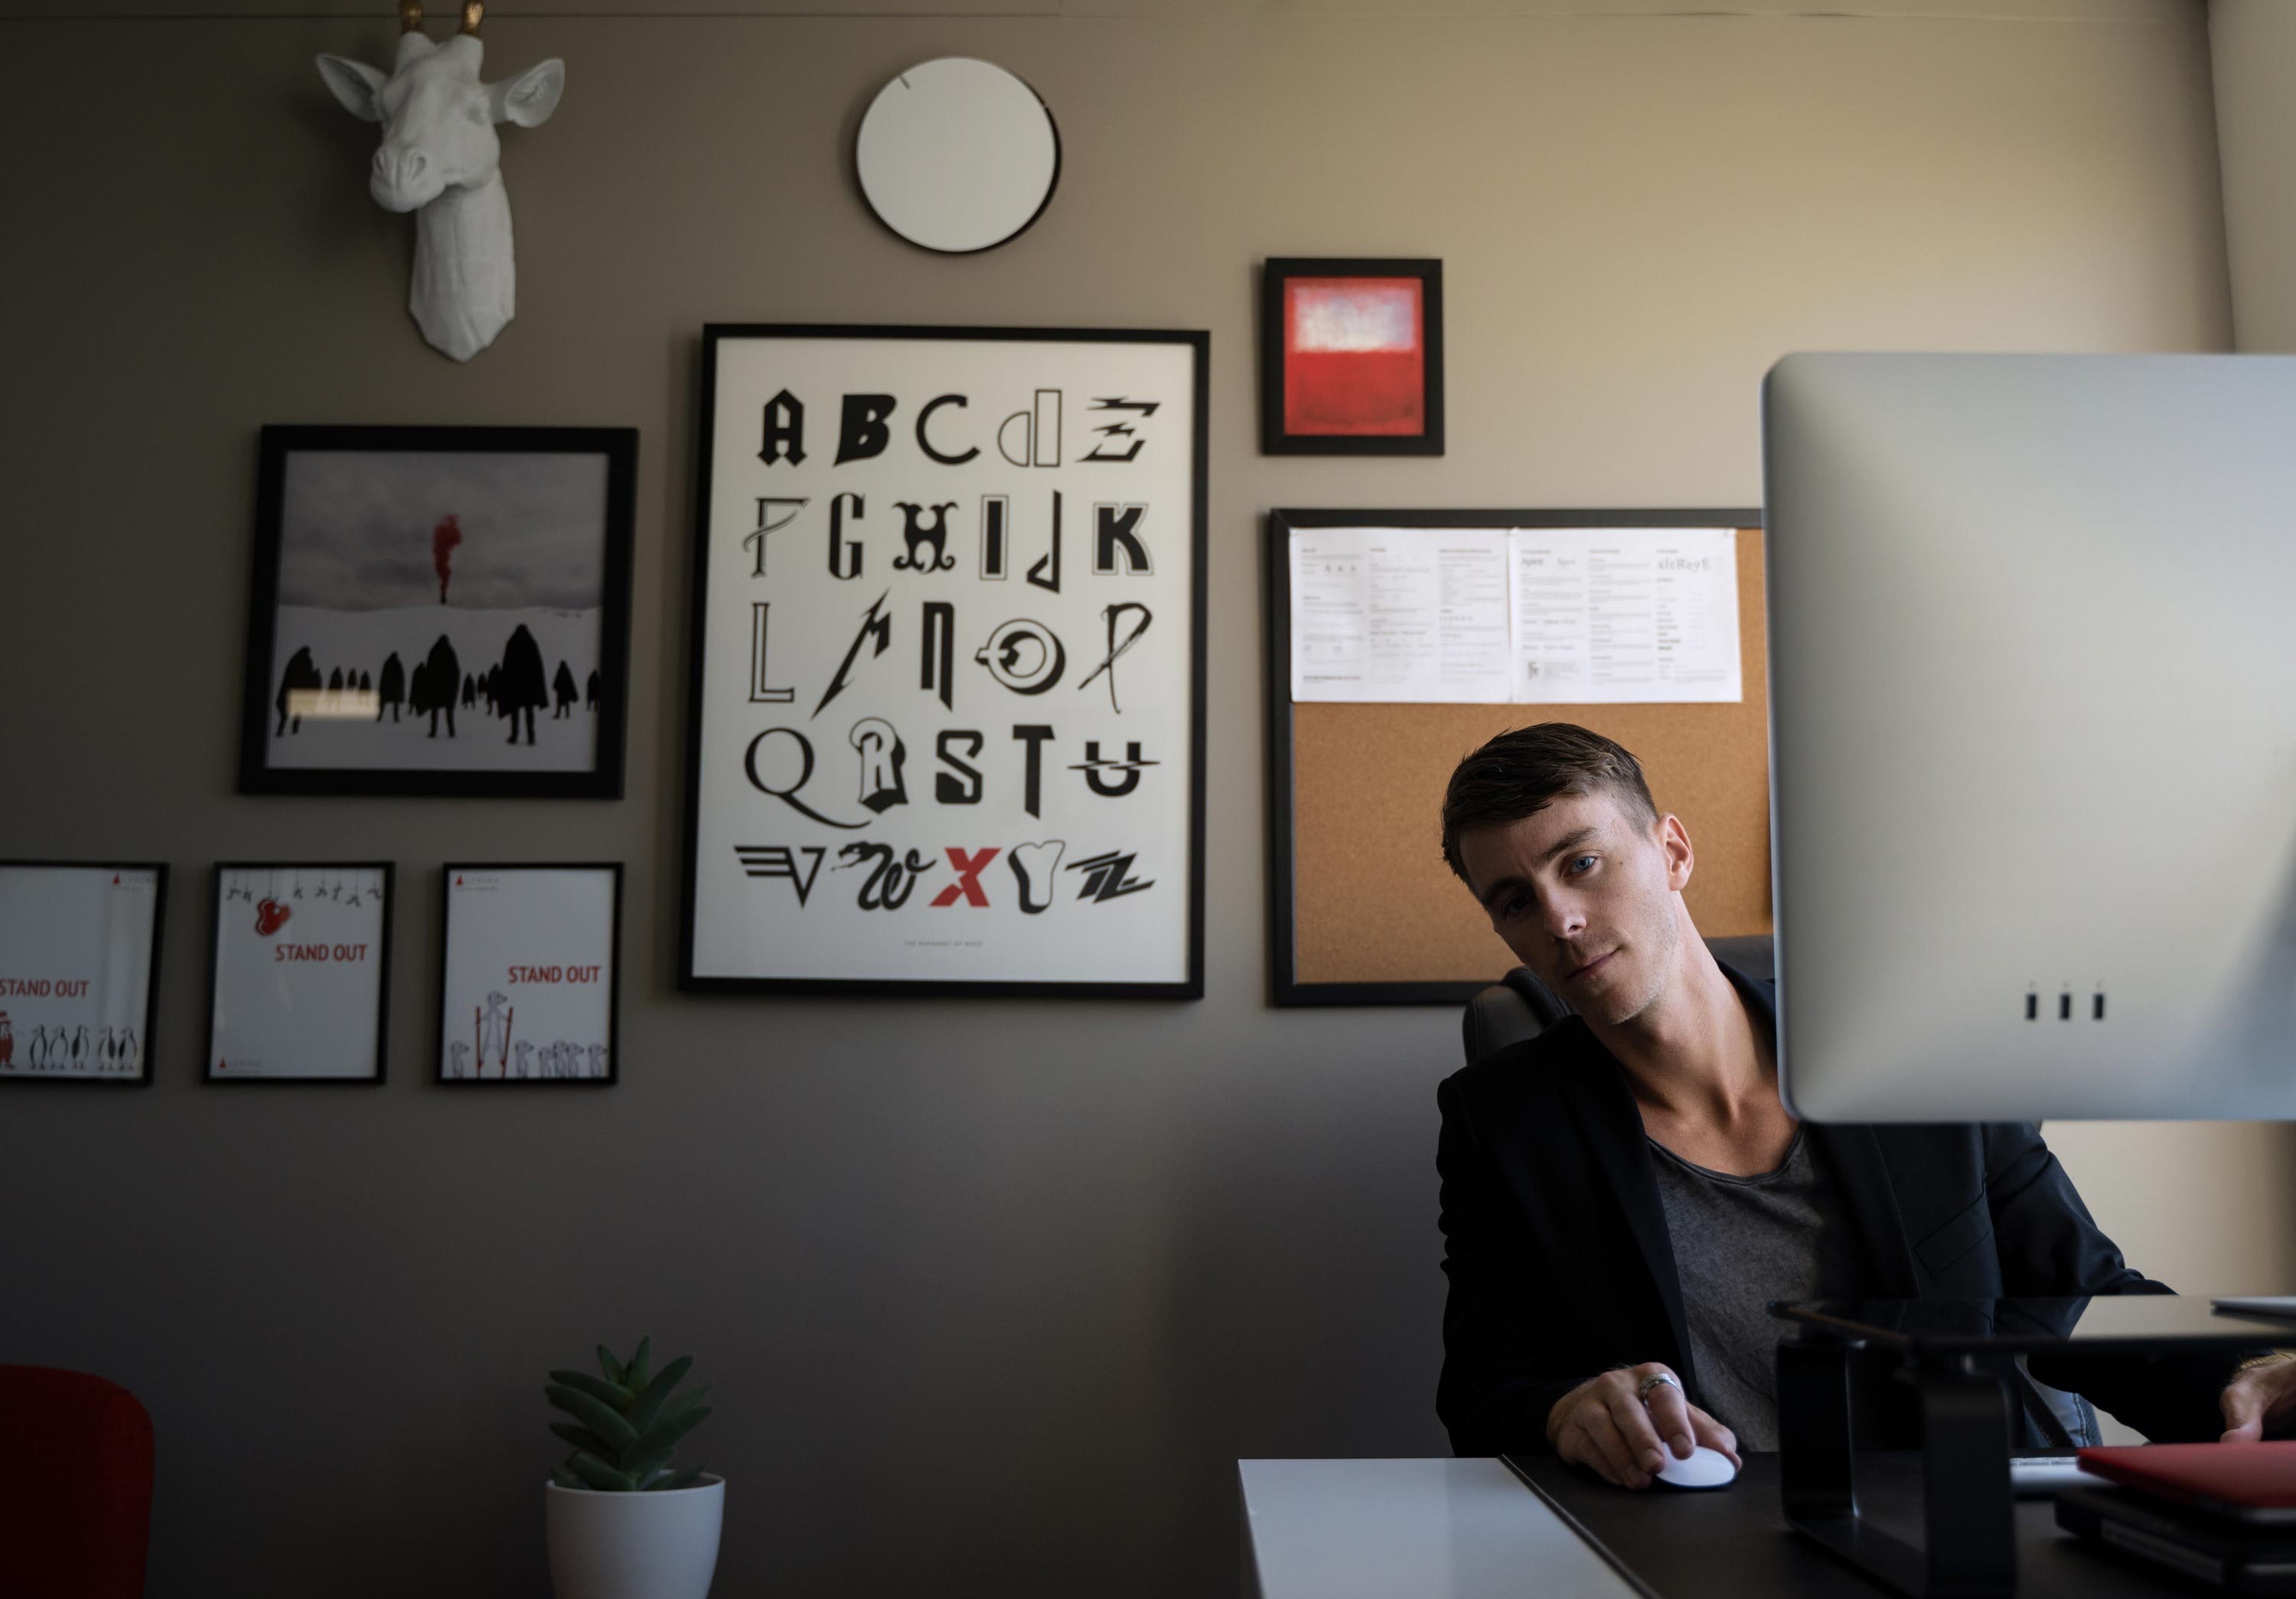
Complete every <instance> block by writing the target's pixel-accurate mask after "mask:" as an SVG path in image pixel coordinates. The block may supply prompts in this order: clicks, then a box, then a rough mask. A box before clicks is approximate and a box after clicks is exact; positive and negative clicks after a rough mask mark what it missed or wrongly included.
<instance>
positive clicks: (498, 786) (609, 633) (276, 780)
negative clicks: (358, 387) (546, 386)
mask: <svg viewBox="0 0 2296 1599" xmlns="http://www.w3.org/2000/svg"><path fill="white" fill-rule="evenodd" d="M307 450H326V451H376V452H414V451H422V452H465V451H468V452H474V453H521V454H566V455H603V456H604V457H605V460H606V490H605V494H606V503H605V505H604V513H605V514H604V537H603V551H602V562H603V568H602V570H603V592H602V603H601V606H600V615H599V637H598V667H597V671H598V676H599V678H600V682H601V685H602V686H601V691H600V697H599V706H598V709H597V711H596V712H595V714H596V716H597V717H598V727H597V743H596V755H595V759H594V762H593V764H592V766H591V767H590V769H589V770H587V771H578V772H521V771H501V770H478V771H471V770H460V771H458V770H452V769H449V768H446V767H416V766H407V767H280V766H274V765H272V764H270V762H269V760H268V758H267V753H266V752H267V749H268V746H269V742H270V737H269V734H270V728H271V722H272V711H273V709H274V705H273V699H274V696H273V693H272V685H274V684H275V683H276V682H277V681H279V678H280V676H281V668H280V663H279V662H278V661H277V660H275V654H276V648H275V645H276V633H277V621H278V609H279V570H280V558H281V540H282V538H283V536H284V533H285V529H284V528H283V512H284V504H285V489H286V474H287V461H288V457H289V456H290V455H293V454H295V453H296V452H298V451H307ZM637 451H638V432H637V430H636V429H635V428H535V427H500V428H496V427H348V426H347V427H335V426H306V425H291V426H290V425H273V426H266V427H265V428H264V429H263V430H262V434H261V439H260V444H259V460H258V467H257V478H256V512H255V553H254V565H253V570H252V575H251V578H250V585H249V594H250V600H249V607H248V620H247V653H246V665H245V676H244V685H243V687H242V698H241V712H240V759H239V791H240V792H241V793H242V794H361V795H381V796H391V797H404V796H413V795H455V796H460V797H465V798H482V799H620V798H621V797H622V783H623V763H624V746H625V743H626V741H627V731H628V726H629V629H630V565H631V553H632V549H633V545H634V531H633V530H634V527H635V505H636V495H637ZM585 714H588V713H585ZM450 719H451V718H450ZM530 736H531V735H530V734H529V737H530Z"/></svg>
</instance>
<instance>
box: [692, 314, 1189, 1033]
mask: <svg viewBox="0 0 2296 1599" xmlns="http://www.w3.org/2000/svg"><path fill="white" fill-rule="evenodd" d="M758 338H798V339H853V340H896V339H915V340H1012V341H1015V342H1040V343H1087V344H1098V343H1106V344H1169V345H1181V346H1185V347H1187V348H1189V349H1190V350H1191V351H1192V352H1193V363H1192V365H1193V381H1192V384H1191V401H1192V405H1193V422H1192V425H1191V428H1190V439H1189V447H1190V449H1191V450H1192V452H1193V463H1192V470H1191V474H1190V478H1191V481H1190V491H1189V521H1190V529H1189V545H1188V547H1189V569H1190V580H1189V611H1190V642H1189V680H1190V681H1189V691H1188V707H1189V735H1188V743H1189V751H1190V758H1189V768H1190V781H1189V793H1188V799H1187V816H1188V840H1189V844H1188V867H1187V893H1188V908H1187V914H1186V929H1187V931H1186V943H1187V955H1186V961H1187V968H1186V971H1187V974H1186V976H1185V979H1184V980H1179V981H1174V982H1059V981H1025V980H1024V981H1007V980H990V981H980V982H968V981H964V980H939V979H935V980H888V979H869V978H850V979H848V978H811V977H725V976H706V975H700V974H697V973H696V972H695V971H694V969H693V967H694V920H695V914H696V906H697V895H696V878H697V873H698V869H699V864H698V854H699V849H700V837H701V778H702V695H703V682H704V674H705V670H706V666H707V660H708V637H707V629H706V627H705V622H706V619H707V618H708V615H709V519H710V513H711V502H710V486H711V479H712V473H711V455H710V450H711V441H712V440H713V439H714V438H715V436H716V429H717V352H718V348H719V346H720V344H721V343H722V342H724V341H726V340H736V339H758ZM1210 399H1211V335H1210V333H1209V332H1200V331H1193V330H1175V329H1135V328H1045V327H964V326H947V325H917V324H856V323H709V324H704V326H703V328H702V331H701V406H700V419H699V423H698V425H697V427H696V430H695V434H696V438H697V440H698V444H697V447H696V455H697V462H696V467H695V475H694V494H693V534H692V544H691V545H690V556H691V562H692V567H693V575H692V578H691V583H692V588H691V591H690V600H689V611H688V620H687V628H686V632H687V638H688V652H687V658H686V738H685V746H686V759H685V796H686V801H685V802H686V810H685V842H684V849H683V852H682V858H681V862H680V873H679V881H680V896H679V925H678V957H677V986H678V988H679V989H680V990H682V991H684V992H687V993H703V994H823V995H854V996H883V997H928V996H937V997H977V998H983V999H1182V1000H1194V999H1201V998H1202V997H1203V994H1204V806H1205V798H1204V797H1205V783H1204V750H1205V728H1204V705H1205V683H1206V676H1205V662H1206V656H1207V640H1206V637H1205V628H1206V612H1207V609H1208V603H1207V602H1208V596H1209V592H1210V591H1209V586H1208V578H1207V574H1206V566H1207V557H1208V551H1209V540H1208V529H1209V528H1210V487H1209V482H1208V471H1209V461H1210V447H1211V430H1210Z"/></svg>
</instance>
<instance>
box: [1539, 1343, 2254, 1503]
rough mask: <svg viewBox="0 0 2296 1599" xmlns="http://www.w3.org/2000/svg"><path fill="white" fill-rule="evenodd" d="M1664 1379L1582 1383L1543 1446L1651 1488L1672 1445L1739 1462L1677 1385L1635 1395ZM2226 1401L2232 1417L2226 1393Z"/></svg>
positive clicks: (1618, 1375)
mask: <svg viewBox="0 0 2296 1599" xmlns="http://www.w3.org/2000/svg"><path fill="white" fill-rule="evenodd" d="M1661 1374H1663V1375H1665V1376H1668V1377H1671V1376H1673V1375H1674V1374H1673V1373H1672V1372H1671V1371H1669V1370H1668V1369H1667V1368H1666V1367H1665V1366H1663V1365H1660V1364H1659V1363H1658V1362H1656V1361H1654V1360H1653V1361H1649V1362H1646V1363H1645V1364H1644V1365H1634V1366H1622V1367H1620V1369H1619V1370H1617V1371H1614V1372H1604V1373H1603V1374H1602V1375H1601V1376H1599V1377H1596V1378H1594V1379H1592V1380H1591V1381H1589V1382H1581V1383H1580V1384H1579V1386H1578V1387H1576V1388H1574V1389H1572V1390H1570V1392H1569V1393H1567V1394H1564V1395H1563V1396H1562V1398H1559V1399H1557V1400H1555V1401H1554V1409H1552V1410H1550V1411H1548V1412H1547V1413H1546V1441H1547V1442H1549V1443H1551V1444H1553V1445H1554V1452H1555V1453H1556V1454H1558V1455H1560V1456H1562V1458H1563V1459H1565V1460H1567V1461H1570V1463H1572V1464H1575V1465H1582V1466H1585V1467H1586V1468H1587V1470H1589V1471H1591V1472H1594V1473H1595V1475H1596V1476H1598V1477H1600V1478H1602V1479H1603V1481H1605V1482H1612V1483H1616V1484H1617V1485H1618V1486H1619V1487H1620V1488H1648V1487H1649V1486H1650V1481H1651V1476H1652V1473H1653V1472H1657V1471H1658V1469H1659V1468H1660V1467H1661V1466H1663V1465H1664V1464H1666V1454H1665V1451H1666V1450H1667V1449H1669V1448H1671V1449H1672V1450H1673V1451H1674V1455H1675V1457H1676V1458H1677V1460H1688V1459H1689V1458H1690V1452H1691V1450H1692V1449H1693V1448H1694V1447H1697V1446H1698V1445H1700V1444H1704V1445H1705V1446H1706V1447H1708V1448H1710V1449H1718V1450H1720V1451H1721V1452H1722V1453H1723V1454H1725V1455H1726V1456H1729V1457H1730V1464H1732V1465H1738V1464H1741V1462H1740V1461H1739V1459H1738V1439H1737V1438H1736V1437H1735V1436H1734V1434H1733V1433H1732V1432H1731V1431H1730V1429H1729V1428H1727V1427H1725V1426H1724V1425H1723V1424H1722V1423H1719V1422H1718V1421H1716V1420H1715V1419H1714V1418H1713V1417H1712V1416H1710V1415H1707V1414H1706V1413H1705V1412H1704V1411H1702V1410H1701V1409H1699V1408H1698V1406H1695V1405H1693V1404H1692V1403H1691V1402H1690V1401H1689V1400H1688V1399H1686V1398H1683V1394H1682V1390H1681V1389H1680V1388H1678V1387H1677V1386H1676V1385H1675V1384H1674V1383H1672V1382H1661V1383H1656V1384H1653V1385H1652V1388H1651V1390H1650V1403H1649V1405H1648V1406H1644V1403H1643V1401H1642V1400H1641V1398H1638V1397H1637V1393H1638V1390H1640V1389H1641V1388H1642V1385H1643V1382H1644V1379H1645V1378H1648V1377H1654V1376H1659V1375H1661ZM2225 1403H2226V1406H2227V1409H2226V1414H2227V1415H2229V1414H2231V1412H2230V1409H2229V1406H2230V1405H2231V1403H2232V1400H2231V1397H2230V1392H2229V1390H2227V1392H2226V1400H2225ZM1661 1440H1662V1441H1661Z"/></svg>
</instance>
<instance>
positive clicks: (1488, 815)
mask: <svg viewBox="0 0 2296 1599" xmlns="http://www.w3.org/2000/svg"><path fill="white" fill-rule="evenodd" d="M1595 793H1607V794H1610V795H1611V796H1612V797H1613V798H1615V799H1617V800H1618V802H1619V804H1620V806H1621V807H1623V808H1625V810H1626V812H1627V814H1628V816H1634V817H1636V818H1638V819H1639V820H1640V821H1641V823H1642V824H1643V825H1644V826H1646V827H1647V826H1655V825H1656V824H1657V822H1658V807H1657V806H1656V805H1653V804H1652V802H1651V794H1650V785H1649V784H1648V783H1644V781H1643V766H1642V762H1640V761H1638V760H1636V758H1634V756H1633V755H1632V754H1631V753H1629V752H1628V750H1627V748H1626V747H1625V746H1624V745H1623V744H1620V743H1619V742H1617V741H1615V740H1612V739H1607V738H1604V737H1603V735H1602V734H1599V733H1594V732H1590V731H1589V730H1588V729H1587V728H1584V727H1579V726H1574V725H1573V724H1571V723H1569V722H1541V723H1539V724H1538V726H1533V727H1517V728H1513V729H1512V730H1510V731H1508V732H1505V733H1502V734H1499V735H1498V737H1497V738H1495V739H1493V740H1491V742H1488V743H1487V744H1485V745H1484V746H1483V747H1482V748H1481V749H1480V750H1476V751H1475V752H1474V753H1473V754H1472V755H1470V756H1469V757H1467V758H1466V759H1464V760H1463V761H1461V762H1460V763H1459V766H1458V769H1457V770H1456V771H1455V772H1453V773H1452V774H1451V783H1450V786H1449V787H1448V788H1447V789H1445V790H1444V791H1443V860H1444V864H1445V865H1448V866H1449V867H1450V868H1451V870H1452V871H1453V872H1455V873H1458V877H1459V881H1462V882H1465V881H1467V869H1466V867H1465V866H1464V865H1461V864H1460V860H1459V835H1460V834H1461V833H1464V832H1467V831H1468V830H1469V829H1471V828H1476V827H1488V826H1490V825H1491V824H1494V823H1503V822H1520V821H1521V820H1522V819H1523V818H1524V817H1525V816H1534V815H1536V814H1537V813H1538V812H1540V811H1542V810H1545V809H1546V808H1547V807H1548V806H1549V805H1551V804H1553V803H1554V800H1556V799H1559V798H1561V797H1562V796H1563V795H1566V794H1567V795H1570V796H1571V797H1573V798H1577V797H1579V796H1581V795H1586V794H1595Z"/></svg>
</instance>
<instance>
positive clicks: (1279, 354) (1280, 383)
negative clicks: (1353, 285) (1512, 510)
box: [1259, 256, 1444, 455]
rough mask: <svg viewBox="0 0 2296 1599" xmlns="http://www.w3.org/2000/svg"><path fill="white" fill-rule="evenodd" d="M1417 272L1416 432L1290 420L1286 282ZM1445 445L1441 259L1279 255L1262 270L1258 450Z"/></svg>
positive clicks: (1400, 449) (1438, 450)
mask: <svg viewBox="0 0 2296 1599" xmlns="http://www.w3.org/2000/svg"><path fill="white" fill-rule="evenodd" d="M1301 277H1362V278H1398V277H1411V278H1417V279H1418V280H1419V281H1420V283H1421V290H1420V307H1421V338H1422V340H1423V345H1424V358H1423V365H1422V368H1421V372H1422V381H1423V384H1424V392H1423V397H1422V405H1421V414H1422V415H1423V417H1424V419H1425V425H1424V428H1423V430H1422V431H1420V432H1418V433H1390V434H1375V433H1294V432H1292V431H1289V430H1287V429H1286V428H1285V426H1284V420H1283V412H1284V406H1283V399H1284V382H1285V377H1286V368H1285V361H1284V338H1283V334H1284V310H1283V288H1284V285H1285V283H1288V282H1290V281H1291V280H1292V279H1293V278H1301ZM1443 448H1444V408H1443V263H1442V262H1441V261H1440V260H1438V259H1432V258H1423V257H1358V256H1344V257H1341V256H1334V257H1319V256H1273V257H1270V258H1268V259H1267V261H1266V262H1265V263H1263V264H1262V266H1261V267H1260V273H1259V452H1260V454H1261V455H1441V454H1442V453H1443Z"/></svg>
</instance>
